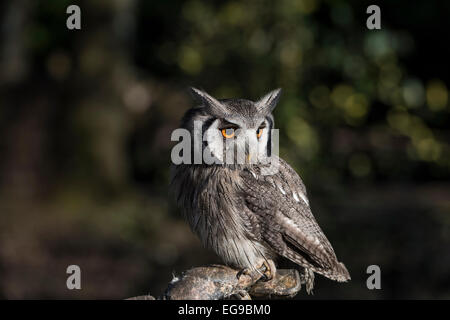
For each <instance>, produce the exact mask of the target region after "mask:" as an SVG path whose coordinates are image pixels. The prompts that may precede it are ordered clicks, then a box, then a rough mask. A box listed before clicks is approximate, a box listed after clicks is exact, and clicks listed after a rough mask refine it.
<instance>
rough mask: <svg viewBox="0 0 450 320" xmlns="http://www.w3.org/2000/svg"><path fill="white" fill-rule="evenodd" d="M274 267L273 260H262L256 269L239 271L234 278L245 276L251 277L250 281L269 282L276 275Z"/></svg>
mask: <svg viewBox="0 0 450 320" xmlns="http://www.w3.org/2000/svg"><path fill="white" fill-rule="evenodd" d="M276 270H277V269H276V267H275V263H274V262H273V260H270V259H269V260H264V262H263V263H262V264H261V266H259V267H257V268H256V269H253V268H244V269H242V270H240V271H239V272H238V273H237V275H236V277H237V278H238V279H239V278H240V277H241V276H243V275H247V276H249V277H251V278H252V279H254V280H255V282H256V281H258V280H262V281H270V280H272V279H273V277H274V276H275V273H276Z"/></svg>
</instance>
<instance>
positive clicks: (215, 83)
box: [0, 0, 450, 298]
mask: <svg viewBox="0 0 450 320" xmlns="http://www.w3.org/2000/svg"><path fill="white" fill-rule="evenodd" d="M74 3H76V4H78V5H79V6H80V7H81V11H82V30H79V31H69V30H67V29H66V27H65V22H66V18H67V14H66V7H67V6H68V5H69V4H72V1H66V0H64V1H63V0H60V1H50V0H37V1H33V2H29V1H26V0H18V1H6V2H5V3H3V4H2V5H1V9H2V10H1V11H0V12H1V14H2V20H1V21H2V46H1V48H0V50H1V51H0V56H1V60H0V66H1V70H2V71H1V73H0V85H1V89H0V90H1V95H0V151H1V155H2V156H1V157H0V178H1V180H0V211H1V215H2V216H1V221H0V234H1V236H0V237H1V238H0V243H1V246H0V297H5V298H40V297H43V298H55V297H66V298H100V297H106V298H123V297H126V296H135V295H138V294H140V293H148V292H149V291H150V292H151V293H152V294H158V293H159V292H161V290H162V289H163V288H164V285H165V283H167V281H169V280H170V278H171V272H172V271H173V272H180V271H182V270H183V269H184V268H187V267H190V266H193V265H201V264H204V263H210V262H214V261H216V262H218V260H217V258H215V257H214V256H213V255H212V254H211V253H209V252H208V251H206V250H204V249H201V246H200V244H199V242H198V240H196V238H195V237H194V236H192V235H191V234H190V232H189V230H188V229H187V227H186V225H185V224H184V223H183V221H182V220H181V219H180V217H179V215H178V213H177V212H176V210H174V209H172V206H171V205H170V202H169V201H168V200H169V198H168V197H167V193H168V175H169V163H170V148H171V146H172V144H171V142H170V139H169V137H170V133H171V131H172V130H173V129H175V128H176V127H177V126H178V124H179V120H180V118H181V116H182V115H183V113H184V112H185V110H187V109H188V108H189V107H190V106H192V105H193V102H192V101H191V99H190V97H189V96H188V94H187V91H186V88H187V87H188V86H190V85H193V86H197V87H202V88H204V89H205V90H206V91H208V92H210V93H211V94H213V95H215V96H217V97H218V98H226V97H245V98H250V99H257V98H258V97H260V96H262V95H263V94H264V93H266V92H267V91H269V90H271V89H273V88H276V87H282V88H283V96H282V99H281V101H280V104H279V106H278V107H277V108H276V110H275V118H276V125H277V127H278V128H280V133H281V135H280V153H281V155H282V157H284V158H285V159H287V160H288V162H289V163H291V164H292V165H293V166H294V168H296V169H297V171H298V172H299V173H300V174H301V176H302V178H303V179H304V180H305V183H306V185H307V186H308V189H309V193H310V196H311V198H312V206H313V211H314V212H315V213H316V216H317V217H318V220H319V222H320V224H321V225H322V226H323V229H324V230H325V232H326V234H327V235H328V236H329V238H330V240H331V242H332V243H333V245H334V246H335V248H336V251H337V254H338V256H339V257H340V259H342V260H343V261H344V262H345V263H346V264H347V265H348V266H349V270H350V272H351V274H352V276H353V279H354V280H353V281H352V282H351V283H350V284H347V285H339V284H336V283H332V282H330V281H327V280H323V279H321V278H319V279H318V285H317V289H316V291H315V294H316V295H315V297H319V298H334V297H341V298H346V297H350V298H360V297H365V298H404V297H409V298H419V297H420V298H428V297H433V298H442V297H447V298H448V297H449V292H450V291H449V288H450V283H449V280H448V279H450V277H449V276H450V274H449V270H450V256H449V252H448V244H449V241H450V232H449V227H450V220H449V211H450V203H449V200H448V199H449V198H450V197H449V196H450V194H449V181H448V180H449V177H450V147H449V141H450V139H449V134H450V129H449V124H450V117H449V114H450V106H449V97H448V96H449V91H448V90H449V84H450V79H449V75H448V65H449V64H448V60H447V59H448V56H449V47H448V44H446V41H445V39H447V37H448V36H447V34H446V32H447V30H449V22H448V17H447V13H448V12H449V9H450V3H447V2H443V1H442V2H439V1H428V2H422V3H420V4H414V5H412V4H411V3H410V2H408V1H406V0H401V1H395V3H394V2H387V1H386V2H383V3H382V4H380V6H381V11H382V29H381V30H376V31H369V30H367V28H366V27H365V23H366V18H367V14H366V8H367V6H368V5H369V4H373V3H371V2H370V3H369V2H367V1H341V0H340V1H331V0H280V1H266V0H251V1H245V2H244V1H208V2H207V1H199V0H188V1H181V0H171V1H143V0H140V1H138V0H114V1H106V0H96V1H76V2H74ZM343 230H344V231H343ZM69 264H79V265H80V266H81V268H82V270H83V274H85V275H86V276H85V278H83V279H84V280H83V281H84V282H83V284H84V286H85V287H84V288H83V290H82V292H69V291H68V290H67V289H66V288H65V277H66V274H65V268H66V266H67V265H69ZM369 264H379V265H380V266H381V268H382V271H383V272H384V273H383V277H384V278H383V290H382V291H381V292H371V291H368V290H366V289H365V278H366V274H365V268H366V267H367V266H368V265H369ZM417 277H419V278H420V279H416V278H417ZM155 291H156V292H155ZM301 298H304V296H302V297H301Z"/></svg>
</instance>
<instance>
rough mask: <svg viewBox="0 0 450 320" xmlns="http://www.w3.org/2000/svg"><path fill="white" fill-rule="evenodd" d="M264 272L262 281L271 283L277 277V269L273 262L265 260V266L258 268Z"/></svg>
mask: <svg viewBox="0 0 450 320" xmlns="http://www.w3.org/2000/svg"><path fill="white" fill-rule="evenodd" d="M258 269H259V271H261V272H262V277H261V280H263V281H270V280H272V279H273V277H274V276H275V272H276V268H275V263H274V262H273V261H272V260H264V262H263V264H262V265H261V266H260V267H259V268H258Z"/></svg>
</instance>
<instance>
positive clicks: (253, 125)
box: [183, 88, 281, 165]
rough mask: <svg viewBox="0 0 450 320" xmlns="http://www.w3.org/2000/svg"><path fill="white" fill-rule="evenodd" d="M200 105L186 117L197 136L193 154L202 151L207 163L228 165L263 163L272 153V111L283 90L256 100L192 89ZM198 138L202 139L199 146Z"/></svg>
mask: <svg viewBox="0 0 450 320" xmlns="http://www.w3.org/2000/svg"><path fill="white" fill-rule="evenodd" d="M191 93H192V95H193V96H194V98H195V99H196V100H198V101H199V102H200V105H199V106H197V107H195V108H192V109H190V110H189V111H188V112H187V113H186V114H185V116H184V118H183V127H184V128H185V129H187V130H189V131H190V132H191V135H192V136H193V137H194V141H193V146H194V154H195V153H197V156H198V153H199V152H200V153H201V155H202V159H203V162H204V163H208V164H211V163H219V164H225V165H235V164H239V165H240V164H255V163H264V162H265V161H267V159H268V158H269V157H270V156H271V153H272V129H273V126H274V118H273V115H272V111H273V109H274V108H275V106H276V105H277V102H278V100H279V97H280V94H281V89H276V90H273V91H271V92H269V93H268V94H266V95H264V96H263V97H262V98H260V99H259V100H257V101H255V102H254V101H250V100H246V99H216V98H214V97H212V96H211V95H209V94H208V93H206V92H204V91H202V90H199V89H195V88H191ZM195 141H201V143H198V145H197V147H196V145H195Z"/></svg>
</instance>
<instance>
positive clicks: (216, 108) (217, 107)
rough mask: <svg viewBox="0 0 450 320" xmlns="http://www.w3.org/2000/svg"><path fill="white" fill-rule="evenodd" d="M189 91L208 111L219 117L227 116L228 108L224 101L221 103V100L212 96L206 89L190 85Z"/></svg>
mask: <svg viewBox="0 0 450 320" xmlns="http://www.w3.org/2000/svg"><path fill="white" fill-rule="evenodd" d="M189 91H190V93H191V95H192V96H193V97H194V99H195V100H197V101H198V102H200V103H201V104H202V105H203V106H204V107H205V108H206V110H207V112H208V113H210V114H212V115H214V116H216V117H217V118H223V117H225V115H226V113H227V108H226V107H225V106H224V105H223V104H222V103H220V101H219V100H217V99H216V98H214V97H212V96H210V95H209V94H208V93H206V92H205V91H203V90H200V89H197V88H194V87H190V88H189Z"/></svg>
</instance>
